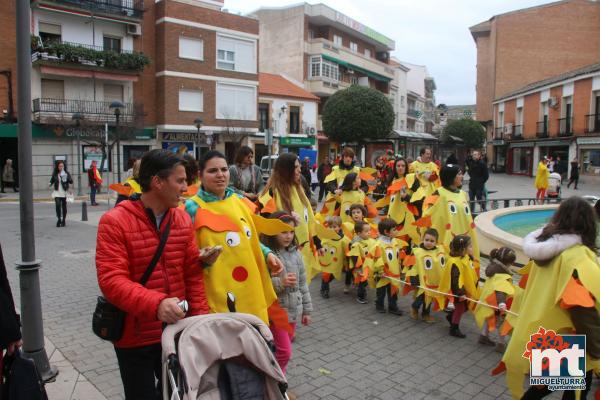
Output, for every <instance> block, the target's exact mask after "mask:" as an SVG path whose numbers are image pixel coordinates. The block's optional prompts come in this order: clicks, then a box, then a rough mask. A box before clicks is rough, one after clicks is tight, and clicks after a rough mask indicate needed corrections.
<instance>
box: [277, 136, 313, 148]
mask: <svg viewBox="0 0 600 400" xmlns="http://www.w3.org/2000/svg"><path fill="white" fill-rule="evenodd" d="M315 143H316V140H315V138H314V137H290V136H284V137H282V138H279V145H280V146H314V145H315Z"/></svg>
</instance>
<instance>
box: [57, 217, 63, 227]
mask: <svg viewBox="0 0 600 400" xmlns="http://www.w3.org/2000/svg"><path fill="white" fill-rule="evenodd" d="M61 226H62V222H61V221H60V219H59V220H58V221H56V227H57V228H60V227H61Z"/></svg>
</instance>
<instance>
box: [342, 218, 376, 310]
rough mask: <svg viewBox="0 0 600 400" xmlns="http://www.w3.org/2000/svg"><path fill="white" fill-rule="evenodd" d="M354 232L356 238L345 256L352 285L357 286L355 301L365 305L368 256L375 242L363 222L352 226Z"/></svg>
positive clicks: (369, 266)
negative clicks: (347, 260) (347, 259)
mask: <svg viewBox="0 0 600 400" xmlns="http://www.w3.org/2000/svg"><path fill="white" fill-rule="evenodd" d="M354 232H355V234H356V236H355V237H354V239H353V240H352V244H351V245H350V251H348V254H347V256H348V257H349V262H350V270H351V271H352V275H353V277H354V283H356V284H357V291H356V301H357V302H358V303H360V304H367V285H368V279H369V271H370V268H372V262H373V258H372V257H369V254H371V253H372V250H373V248H374V246H375V245H376V244H377V241H376V240H375V239H373V238H372V237H371V227H370V226H369V224H368V223H366V222H364V221H358V222H357V223H356V224H355V225H354Z"/></svg>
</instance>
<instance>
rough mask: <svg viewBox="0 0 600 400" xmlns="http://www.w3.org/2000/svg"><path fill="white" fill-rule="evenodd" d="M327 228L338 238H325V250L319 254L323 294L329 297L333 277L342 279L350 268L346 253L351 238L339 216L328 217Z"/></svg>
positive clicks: (323, 241) (322, 243) (323, 242)
mask: <svg viewBox="0 0 600 400" xmlns="http://www.w3.org/2000/svg"><path fill="white" fill-rule="evenodd" d="M326 224H327V229H329V230H331V231H333V232H334V234H335V236H337V238H331V239H323V240H322V241H321V245H322V246H323V252H322V254H320V255H319V266H320V267H321V296H322V297H323V298H324V299H328V298H329V283H330V282H331V281H332V280H333V279H337V280H342V274H343V273H344V270H346V269H347V268H348V259H347V257H346V253H347V252H348V250H349V246H350V239H348V238H347V237H346V236H345V235H344V233H343V232H342V219H341V218H340V217H338V216H333V217H327V219H326Z"/></svg>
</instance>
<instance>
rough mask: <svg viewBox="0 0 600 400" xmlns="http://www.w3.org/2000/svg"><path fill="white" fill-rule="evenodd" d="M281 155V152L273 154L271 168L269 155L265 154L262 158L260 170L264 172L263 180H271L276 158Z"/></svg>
mask: <svg viewBox="0 0 600 400" xmlns="http://www.w3.org/2000/svg"><path fill="white" fill-rule="evenodd" d="M278 157H279V154H273V155H271V169H269V156H264V157H263V158H261V159H260V171H261V172H262V178H263V181H265V182H266V181H267V180H269V176H271V170H273V166H274V165H275V160H277V158H278Z"/></svg>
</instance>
